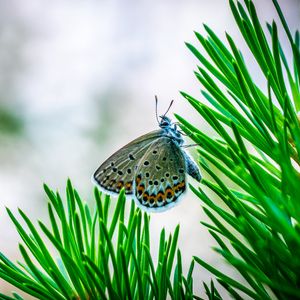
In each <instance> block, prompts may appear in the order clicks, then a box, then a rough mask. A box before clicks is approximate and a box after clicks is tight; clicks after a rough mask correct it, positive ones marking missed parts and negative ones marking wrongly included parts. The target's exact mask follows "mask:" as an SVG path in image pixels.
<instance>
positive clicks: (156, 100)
mask: <svg viewBox="0 0 300 300" xmlns="http://www.w3.org/2000/svg"><path fill="white" fill-rule="evenodd" d="M157 107H158V99H157V96H156V95H155V116H156V120H157V123H158V124H159V119H158V113H157Z"/></svg>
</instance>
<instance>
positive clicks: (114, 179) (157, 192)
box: [93, 115, 201, 212]
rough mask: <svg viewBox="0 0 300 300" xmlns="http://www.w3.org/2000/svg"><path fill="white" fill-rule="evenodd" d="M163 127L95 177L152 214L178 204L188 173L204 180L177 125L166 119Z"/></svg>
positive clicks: (115, 157)
mask: <svg viewBox="0 0 300 300" xmlns="http://www.w3.org/2000/svg"><path fill="white" fill-rule="evenodd" d="M159 127H160V129H159V130H155V131H152V132H149V133H147V134H145V135H143V136H141V137H139V138H137V139H135V140H133V141H132V142H130V143H129V144H127V145H125V146H124V147H123V148H121V149H120V150H118V151H117V152H116V153H114V154H113V155H112V156H110V157H109V158H108V159H107V160H106V161H105V162H104V163H103V164H102V165H101V166H100V167H99V168H98V169H97V170H96V172H95V173H94V175H93V180H94V181H95V183H96V184H97V185H98V186H99V187H100V188H102V189H103V190H104V191H106V192H109V193H112V194H118V193H119V192H120V190H121V189H122V188H123V187H124V189H125V194H126V195H128V196H130V197H132V198H134V200H135V201H136V203H137V205H138V206H139V207H141V208H142V209H144V210H147V211H151V212H159V211H164V210H167V209H169V208H171V207H173V206H174V205H175V204H177V203H178V200H179V199H180V196H181V195H182V194H183V193H184V191H185V190H186V173H188V174H189V175H191V176H192V177H194V178H195V179H196V180H198V181H200V180H201V174H200V171H199V169H198V167H197V165H196V163H195V162H194V161H193V160H192V159H191V158H190V156H189V155H188V154H187V153H186V152H185V151H184V150H183V149H182V145H183V143H184V140H183V138H182V134H181V133H180V132H179V131H178V129H177V126H176V124H173V123H172V122H171V120H170V119H169V118H168V117H166V116H165V115H164V116H162V117H161V121H160V122H159Z"/></svg>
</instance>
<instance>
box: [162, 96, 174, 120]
mask: <svg viewBox="0 0 300 300" xmlns="http://www.w3.org/2000/svg"><path fill="white" fill-rule="evenodd" d="M173 103H174V100H172V101H171V103H170V105H169V107H168V109H167V111H166V112H165V113H164V114H163V117H164V116H165V115H166V114H167V113H168V112H169V110H170V108H171V106H172V104H173Z"/></svg>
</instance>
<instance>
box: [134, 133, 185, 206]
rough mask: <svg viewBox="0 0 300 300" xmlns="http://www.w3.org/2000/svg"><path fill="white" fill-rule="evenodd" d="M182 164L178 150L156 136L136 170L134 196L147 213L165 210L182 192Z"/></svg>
mask: <svg viewBox="0 0 300 300" xmlns="http://www.w3.org/2000/svg"><path fill="white" fill-rule="evenodd" d="M185 173H186V165H185V158H184V154H183V152H182V150H181V148H180V147H179V146H178V145H177V144H176V143H174V141H173V140H172V139H170V138H169V137H160V138H159V139H157V140H156V141H154V142H153V143H152V144H151V145H150V147H149V148H148V150H147V151H146V152H145V153H144V155H143V156H142V158H141V159H140V162H139V164H138V167H137V170H136V178H135V184H134V186H135V191H134V194H135V197H136V200H137V203H138V204H139V205H141V206H143V207H144V208H145V209H147V208H148V210H150V211H151V210H156V211H159V210H161V211H162V210H166V209H168V208H169V207H171V206H173V205H174V204H175V202H177V200H178V199H179V197H180V196H181V195H182V193H183V192H184V191H185V189H186V182H185V176H186V175H185Z"/></svg>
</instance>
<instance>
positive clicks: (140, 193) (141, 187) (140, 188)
mask: <svg viewBox="0 0 300 300" xmlns="http://www.w3.org/2000/svg"><path fill="white" fill-rule="evenodd" d="M144 190H145V187H144V186H143V185H139V186H138V187H137V192H138V194H139V195H142V193H143V192H144Z"/></svg>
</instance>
